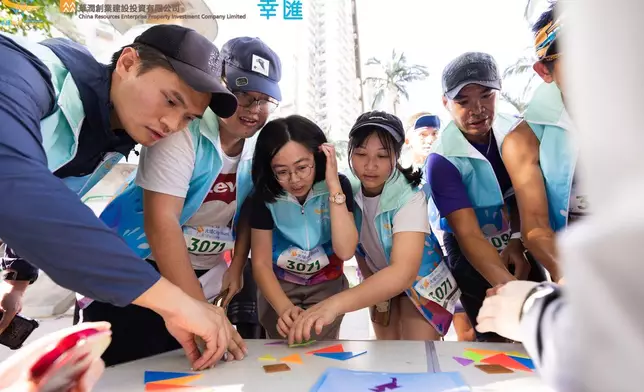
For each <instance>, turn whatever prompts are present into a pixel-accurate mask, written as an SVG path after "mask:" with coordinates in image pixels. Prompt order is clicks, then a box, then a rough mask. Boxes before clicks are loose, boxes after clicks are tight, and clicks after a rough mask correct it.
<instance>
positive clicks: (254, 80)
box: [221, 37, 282, 101]
mask: <svg viewBox="0 0 644 392" xmlns="http://www.w3.org/2000/svg"><path fill="white" fill-rule="evenodd" d="M221 55H222V57H223V59H224V67H225V68H224V71H225V72H224V74H225V78H226V83H228V87H229V88H230V89H231V90H233V91H257V92H260V93H262V94H266V95H268V96H269V97H272V98H274V99H276V100H277V101H281V100H282V93H281V91H280V87H279V81H280V80H281V79H282V62H281V61H280V58H279V56H278V55H277V53H275V52H274V51H273V50H272V49H271V48H269V47H268V45H266V44H265V43H264V41H262V40H261V39H259V38H252V37H237V38H233V39H231V40H230V41H228V42H226V43H225V44H224V46H222V47H221Z"/></svg>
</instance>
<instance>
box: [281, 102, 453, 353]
mask: <svg viewBox="0 0 644 392" xmlns="http://www.w3.org/2000/svg"><path fill="white" fill-rule="evenodd" d="M404 141H405V132H404V129H403V125H402V123H401V121H400V120H399V119H398V117H396V116H394V115H391V114H388V113H384V112H378V111H373V112H368V113H365V114H362V115H361V116H360V117H358V120H357V121H356V123H355V125H354V126H353V127H352V129H351V131H350V133H349V157H350V158H349V164H350V166H351V171H352V174H353V175H352V176H350V180H351V181H352V186H353V193H354V195H355V209H354V215H355V219H356V227H357V229H358V231H359V244H358V249H357V252H356V259H357V260H358V265H359V267H360V270H361V272H362V274H363V276H364V277H365V279H364V281H363V282H362V283H361V284H360V285H358V286H356V287H354V288H351V289H349V290H346V291H343V292H341V293H338V294H336V295H334V296H332V297H330V298H328V299H326V300H324V301H322V302H320V303H319V304H317V305H315V306H313V307H311V308H309V309H308V310H307V311H306V312H304V313H302V314H301V315H300V317H299V318H298V319H297V320H296V322H295V325H294V327H293V328H291V331H290V333H289V342H299V341H302V340H306V339H308V338H309V337H310V335H311V330H312V329H314V331H316V332H317V331H320V330H321V329H322V328H323V327H324V326H325V325H328V324H330V323H332V322H333V320H335V318H336V317H338V316H339V315H342V314H345V313H348V312H352V311H355V310H358V309H361V308H365V307H370V311H371V320H372V322H373V326H374V331H375V333H376V336H377V338H378V339H386V340H438V339H440V338H441V337H442V336H443V335H445V334H446V333H447V330H448V328H449V325H450V323H451V321H452V313H453V311H454V305H455V304H456V302H457V301H458V298H459V296H460V291H459V290H458V288H457V287H456V282H455V281H454V278H453V277H452V275H451V273H450V272H449V270H448V268H447V266H446V265H445V263H444V262H443V256H442V252H441V249H440V246H439V244H438V241H437V240H436V237H435V236H434V235H433V234H432V232H431V230H430V226H429V221H428V217H427V199H426V196H425V194H424V192H423V191H422V190H421V188H420V184H421V180H422V172H421V171H420V170H415V169H413V168H412V167H409V168H403V167H402V166H401V165H400V164H399V163H398V159H399V158H400V152H401V150H402V147H403V144H404Z"/></svg>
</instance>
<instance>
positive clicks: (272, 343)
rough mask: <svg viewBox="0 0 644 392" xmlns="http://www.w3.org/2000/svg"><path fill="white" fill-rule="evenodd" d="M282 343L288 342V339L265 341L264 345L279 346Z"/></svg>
mask: <svg viewBox="0 0 644 392" xmlns="http://www.w3.org/2000/svg"><path fill="white" fill-rule="evenodd" d="M282 344H286V340H278V341H276V342H270V343H264V346H279V345H282Z"/></svg>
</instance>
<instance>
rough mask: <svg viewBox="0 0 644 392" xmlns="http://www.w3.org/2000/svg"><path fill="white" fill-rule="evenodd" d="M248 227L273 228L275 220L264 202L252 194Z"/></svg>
mask: <svg viewBox="0 0 644 392" xmlns="http://www.w3.org/2000/svg"><path fill="white" fill-rule="evenodd" d="M250 227H251V228H253V229H258V230H273V228H274V227H275V222H273V216H272V215H271V212H270V210H269V209H268V207H266V203H264V201H263V200H260V198H259V197H257V196H256V195H253V197H252V199H251V210H250Z"/></svg>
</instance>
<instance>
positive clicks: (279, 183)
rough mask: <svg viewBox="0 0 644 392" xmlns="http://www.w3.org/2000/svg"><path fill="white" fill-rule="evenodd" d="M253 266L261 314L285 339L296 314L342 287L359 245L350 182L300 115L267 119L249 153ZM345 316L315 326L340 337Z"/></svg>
mask: <svg viewBox="0 0 644 392" xmlns="http://www.w3.org/2000/svg"><path fill="white" fill-rule="evenodd" d="M253 181H254V183H255V194H254V196H253V205H252V211H253V214H252V221H251V224H252V227H253V229H252V241H251V247H252V263H253V273H254V276H255V281H256V282H257V286H258V287H259V289H260V291H261V295H260V296H259V300H258V309H259V318H260V322H261V324H262V326H263V327H264V328H265V329H266V335H267V336H268V337H269V338H271V339H276V338H279V337H280V336H281V337H286V336H288V335H289V332H290V330H291V328H292V326H293V323H294V321H295V320H296V319H297V317H298V316H299V315H300V314H301V313H302V312H303V311H304V310H306V309H308V308H310V307H313V306H315V305H317V304H318V303H320V302H322V301H324V300H325V299H327V298H329V297H332V296H333V295H334V294H337V293H339V292H342V291H344V290H346V289H347V288H348V286H349V282H348V281H347V278H346V277H345V276H344V273H343V264H344V261H346V260H349V259H350V258H351V257H352V256H353V253H354V251H355V249H356V246H357V244H358V232H357V230H356V227H355V224H354V219H353V193H352V191H351V184H350V183H349V180H348V179H347V178H346V177H345V176H342V175H339V174H338V165H337V161H336V155H335V148H334V146H333V145H332V144H330V143H327V139H326V136H325V135H324V132H323V131H322V130H321V129H320V127H318V126H317V125H316V124H315V123H313V122H312V121H310V120H308V119H306V118H304V117H301V116H297V115H293V116H289V117H286V118H283V119H277V120H273V121H271V122H269V123H268V124H266V127H265V129H264V130H263V131H262V133H261V134H260V135H259V137H258V140H257V148H256V149H255V156H254V157H253ZM341 322H342V317H338V318H337V319H336V320H334V321H333V322H331V323H328V324H327V325H326V328H324V329H322V328H320V329H319V330H318V331H317V337H316V339H317V340H335V339H338V334H339V332H340V323H341Z"/></svg>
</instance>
